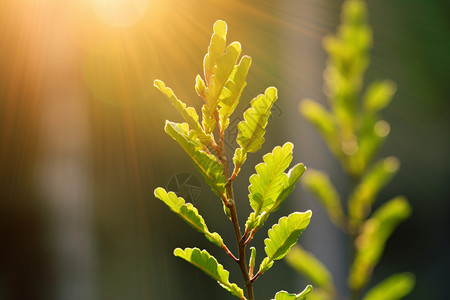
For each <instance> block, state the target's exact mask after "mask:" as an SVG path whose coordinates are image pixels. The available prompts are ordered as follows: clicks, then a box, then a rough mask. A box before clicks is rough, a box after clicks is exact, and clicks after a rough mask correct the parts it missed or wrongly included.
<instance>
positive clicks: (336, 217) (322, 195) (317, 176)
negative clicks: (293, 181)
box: [302, 170, 345, 227]
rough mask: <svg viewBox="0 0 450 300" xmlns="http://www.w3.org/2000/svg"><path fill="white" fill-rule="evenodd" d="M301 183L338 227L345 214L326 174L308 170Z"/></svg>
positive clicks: (340, 225)
mask: <svg viewBox="0 0 450 300" xmlns="http://www.w3.org/2000/svg"><path fill="white" fill-rule="evenodd" d="M302 184H303V186H304V187H305V188H306V190H308V191H309V192H311V193H312V194H313V195H314V196H315V197H316V199H317V200H318V201H319V203H320V204H322V206H323V207H324V208H325V210H326V212H327V213H328V216H329V217H330V220H331V221H333V223H334V224H336V225H337V226H338V227H342V226H343V225H344V223H345V215H344V211H343V209H342V205H341V200H340V196H339V194H338V192H337V191H336V188H335V187H334V186H333V184H332V183H331V181H330V178H329V177H328V175H327V174H326V173H324V172H321V171H317V170H309V171H308V172H307V173H306V174H305V176H304V178H303V180H302Z"/></svg>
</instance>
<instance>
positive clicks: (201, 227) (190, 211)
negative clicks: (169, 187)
mask: <svg viewBox="0 0 450 300" xmlns="http://www.w3.org/2000/svg"><path fill="white" fill-rule="evenodd" d="M155 196H156V198H158V199H160V200H161V201H163V202H164V203H165V204H167V206H169V208H170V209H171V210H172V211H173V212H174V213H176V214H177V215H178V216H179V217H180V218H181V219H182V220H184V221H185V222H186V223H188V224H189V225H190V226H191V227H193V228H194V229H196V230H197V231H199V232H201V233H203V234H204V235H205V237H206V238H207V239H208V240H209V241H210V242H211V243H214V244H216V245H217V246H219V247H221V246H222V244H223V240H222V237H221V236H220V235H219V234H218V233H217V232H214V233H211V232H209V230H208V227H207V226H206V223H205V220H204V219H203V217H202V216H201V215H200V214H199V213H198V210H197V209H196V208H195V207H194V206H193V205H192V204H191V203H186V202H185V200H184V199H183V198H181V197H177V195H176V194H175V193H173V192H169V193H167V192H166V190H164V189H163V188H160V187H159V188H157V189H156V190H155Z"/></svg>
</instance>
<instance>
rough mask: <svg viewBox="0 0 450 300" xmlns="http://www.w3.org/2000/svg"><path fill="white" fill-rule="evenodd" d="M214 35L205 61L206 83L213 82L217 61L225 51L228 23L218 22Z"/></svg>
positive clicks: (214, 28)
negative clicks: (212, 77)
mask: <svg viewBox="0 0 450 300" xmlns="http://www.w3.org/2000/svg"><path fill="white" fill-rule="evenodd" d="M213 31H214V33H213V35H212V36H211V41H210V43H209V47H208V53H206V55H205V58H204V59H203V71H204V75H205V79H206V82H207V83H208V84H209V83H210V82H211V76H212V75H213V69H214V66H215V65H216V63H217V59H218V58H219V57H220V56H222V55H223V52H224V51H225V44H226V37H227V23H225V22H224V21H222V20H218V21H216V23H214V26H213Z"/></svg>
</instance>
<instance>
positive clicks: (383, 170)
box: [348, 157, 400, 226]
mask: <svg viewBox="0 0 450 300" xmlns="http://www.w3.org/2000/svg"><path fill="white" fill-rule="evenodd" d="M399 167H400V162H399V160H398V159H397V158H396V157H388V158H385V159H382V160H380V161H378V162H377V163H376V164H375V165H374V166H373V167H372V169H371V170H369V171H368V172H367V174H365V175H364V177H363V178H362V180H361V182H360V183H359V184H358V186H356V188H355V189H354V191H353V193H352V194H351V195H350V197H349V200H348V201H349V215H350V217H351V218H352V221H353V222H355V226H357V225H358V224H359V222H360V220H362V219H363V218H364V217H366V216H367V215H368V214H369V213H370V209H371V206H372V204H373V202H374V201H375V198H376V196H377V195H378V193H379V192H380V190H381V189H382V188H383V187H385V186H386V184H387V183H388V182H389V181H390V180H391V179H392V178H393V177H394V175H395V174H396V173H397V171H398V169H399Z"/></svg>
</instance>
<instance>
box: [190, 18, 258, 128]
mask: <svg viewBox="0 0 450 300" xmlns="http://www.w3.org/2000/svg"><path fill="white" fill-rule="evenodd" d="M226 34H227V25H226V23H225V22H224V21H221V20H219V21H217V22H216V23H215V24H214V33H213V35H212V37H211V42H210V45H209V48H208V53H207V54H206V56H205V59H204V61H203V67H204V73H205V79H206V84H205V82H204V81H203V80H201V78H200V77H199V76H197V79H196V91H197V93H198V94H199V95H200V96H201V97H202V98H203V99H204V100H205V105H204V106H203V108H202V114H203V120H202V122H203V127H204V128H205V131H206V132H207V133H210V132H212V131H213V130H214V126H215V123H216V119H215V115H214V113H215V111H216V109H217V108H218V105H219V102H220V101H219V97H221V96H222V95H223V98H226V97H229V96H231V97H233V96H234V97H236V98H238V97H239V96H240V94H241V92H242V89H243V87H244V86H243V85H245V84H244V82H245V81H242V82H241V81H240V80H241V78H240V77H239V76H238V77H237V79H238V82H235V83H237V84H238V86H234V85H233V83H230V84H228V87H226V84H227V83H228V82H229V79H230V80H231V81H233V80H234V78H231V77H234V76H233V72H234V73H236V69H237V67H235V64H236V62H237V60H238V58H239V56H240V54H241V45H240V44H239V43H238V42H234V43H231V44H230V45H228V47H227V48H226V49H225V43H226ZM244 62H248V59H245V60H244ZM242 66H243V68H244V69H242V70H241V71H240V72H239V74H238V75H242V74H241V73H242V72H244V73H245V75H246V73H247V71H248V67H249V66H250V65H248V66H247V71H245V67H246V66H245V63H244V64H243V65H242ZM243 79H245V76H244V78H243ZM230 89H231V91H230ZM224 90H225V91H224ZM230 92H231V94H230ZM233 94H234V95H233ZM232 101H233V100H231V102H232ZM230 105H233V103H231V104H230ZM233 109H234V108H233ZM226 120H227V118H224V120H223V122H221V123H222V124H221V125H225V124H224V122H226ZM221 130H222V132H223V130H224V128H221Z"/></svg>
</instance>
